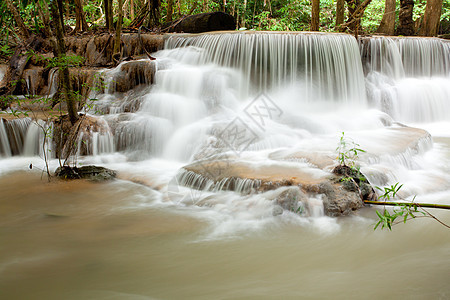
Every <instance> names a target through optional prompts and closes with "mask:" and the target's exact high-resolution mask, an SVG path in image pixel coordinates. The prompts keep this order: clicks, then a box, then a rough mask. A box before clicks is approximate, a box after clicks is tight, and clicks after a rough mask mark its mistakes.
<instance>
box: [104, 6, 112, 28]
mask: <svg viewBox="0 0 450 300" xmlns="http://www.w3.org/2000/svg"><path fill="white" fill-rule="evenodd" d="M112 2H113V1H112V0H103V10H104V11H105V21H106V28H107V29H108V30H109V31H111V30H113V21H114V19H113V5H112V4H113V3H112Z"/></svg>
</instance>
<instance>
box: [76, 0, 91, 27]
mask: <svg viewBox="0 0 450 300" xmlns="http://www.w3.org/2000/svg"><path fill="white" fill-rule="evenodd" d="M75 15H76V16H75V17H76V21H75V29H74V30H73V32H79V31H82V32H83V31H86V30H88V28H89V27H88V24H87V22H86V17H85V15H84V11H83V0H75Z"/></svg>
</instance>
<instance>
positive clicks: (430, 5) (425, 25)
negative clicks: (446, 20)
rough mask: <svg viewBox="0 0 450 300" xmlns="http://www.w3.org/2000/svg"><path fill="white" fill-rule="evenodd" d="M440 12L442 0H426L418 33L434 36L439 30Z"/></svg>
mask: <svg viewBox="0 0 450 300" xmlns="http://www.w3.org/2000/svg"><path fill="white" fill-rule="evenodd" d="M441 13H442V0H427V6H426V7H425V14H424V16H423V21H422V25H421V27H420V29H419V35H422V36H436V35H437V34H438V32H439V23H440V19H441Z"/></svg>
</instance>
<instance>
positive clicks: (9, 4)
mask: <svg viewBox="0 0 450 300" xmlns="http://www.w3.org/2000/svg"><path fill="white" fill-rule="evenodd" d="M5 1H6V6H7V7H8V10H9V12H10V13H12V15H13V17H14V21H16V24H17V26H18V27H19V31H20V34H21V35H22V37H24V38H25V39H27V38H29V37H30V33H29V32H28V28H27V27H26V26H25V23H24V22H23V19H22V17H21V16H20V14H19V11H18V10H17V8H16V6H15V5H14V3H13V1H12V0H5Z"/></svg>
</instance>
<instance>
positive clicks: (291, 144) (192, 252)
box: [0, 32, 450, 299]
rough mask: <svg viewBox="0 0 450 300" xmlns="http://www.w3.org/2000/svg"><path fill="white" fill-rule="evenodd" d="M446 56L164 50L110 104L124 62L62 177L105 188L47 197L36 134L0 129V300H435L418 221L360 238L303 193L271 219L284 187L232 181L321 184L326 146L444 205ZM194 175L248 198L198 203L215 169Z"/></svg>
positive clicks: (296, 45)
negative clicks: (77, 169)
mask: <svg viewBox="0 0 450 300" xmlns="http://www.w3.org/2000/svg"><path fill="white" fill-rule="evenodd" d="M449 53H450V47H449V46H448V43H446V42H444V41H441V40H438V39H413V38H397V39H395V38H372V39H366V40H364V41H360V42H359V43H357V42H356V40H355V39H354V38H353V37H351V36H349V35H344V34H311V33H298V34H293V33H292V34H291V33H289V34H288V33H279V34H275V33H274V34H269V33H253V32H246V33H239V32H234V33H223V34H217V33H216V34H210V35H198V36H196V35H194V36H191V35H174V36H172V37H170V38H168V39H167V40H166V44H165V49H164V50H161V51H159V52H157V53H154V57H156V60H155V61H149V60H142V61H139V62H133V64H134V65H135V66H136V65H139V64H141V65H142V66H147V67H148V65H149V64H150V65H152V66H153V67H154V68H155V69H156V70H157V71H156V73H155V78H154V84H153V85H152V86H150V87H149V86H147V87H142V86H140V87H139V88H136V89H134V90H132V91H129V92H127V93H119V92H117V91H116V82H115V80H116V79H117V80H118V78H119V77H120V76H123V72H124V71H123V70H124V69H121V68H122V67H124V66H127V64H129V62H124V63H123V64H121V65H120V66H118V67H117V68H116V69H112V70H104V71H103V73H102V75H101V76H103V77H104V79H105V80H104V82H105V84H106V91H105V92H104V93H97V94H92V95H91V96H92V98H95V101H93V104H94V106H95V108H96V110H98V111H100V112H101V114H100V113H94V112H92V111H91V112H88V113H90V114H92V117H93V118H94V117H95V118H97V120H98V124H100V125H98V124H97V125H98V126H99V128H100V127H101V129H99V130H98V131H95V132H93V131H91V132H90V133H86V136H88V137H89V139H86V140H84V142H82V141H83V140H82V137H80V140H79V144H78V145H79V149H78V153H77V155H76V157H73V158H72V161H75V162H76V163H77V164H78V165H89V164H96V165H102V166H105V167H108V168H111V169H114V170H116V171H117V173H118V178H117V179H115V180H113V181H110V182H102V183H95V182H90V181H85V180H79V181H62V180H58V179H52V180H51V181H50V182H48V181H47V179H46V177H45V174H43V172H42V171H41V170H40V169H42V168H43V166H44V164H43V160H42V159H41V158H40V157H39V156H42V150H41V148H42V147H39V145H40V144H39V143H40V140H41V141H42V134H39V128H38V127H37V126H35V125H33V123H32V122H30V121H29V120H28V121H17V122H16V123H14V122H13V121H11V123H6V122H0V142H1V143H0V155H2V157H1V159H0V240H1V243H0V254H1V255H0V293H1V294H0V298H2V299H212V298H213V299H236V298H237V299H299V298H301V299H321V298H332V299H349V298H350V299H362V298H363V299H380V298H389V299H448V298H450V287H449V285H448V278H449V277H450V264H449V262H450V238H449V237H450V235H449V231H448V229H447V228H445V227H444V226H442V225H441V224H439V223H438V222H436V221H435V220H432V219H430V218H417V219H415V220H409V221H407V222H406V224H403V223H400V224H397V225H394V227H393V230H392V231H388V230H375V231H374V230H373V228H374V224H375V223H376V222H377V215H376V209H375V208H374V207H364V208H362V209H360V210H358V211H356V212H354V213H352V214H351V215H349V216H344V217H339V218H332V217H328V216H326V214H325V213H324V207H323V197H322V195H317V194H309V195H308V199H307V204H308V205H307V213H306V214H300V213H297V212H295V211H289V210H284V211H282V212H281V214H274V211H275V210H274V209H275V206H276V205H275V204H276V203H275V201H276V200H275V199H277V197H278V196H279V195H280V193H281V191H283V189H285V188H286V187H280V188H278V189H274V190H268V191H259V192H256V191H254V190H252V189H249V188H248V187H249V186H250V187H251V185H249V184H248V183H249V182H250V183H252V180H253V179H254V178H253V177H251V176H250V175H252V176H256V175H257V176H269V175H267V174H269V173H270V176H272V177H276V176H281V177H282V178H292V177H293V176H294V175H295V176H297V177H298V178H302V179H303V180H307V179H311V178H314V179H317V178H318V179H323V178H325V177H326V176H329V175H330V171H331V169H332V167H333V166H334V165H336V164H337V161H336V156H337V153H336V147H337V146H338V145H339V143H340V142H339V141H340V137H341V136H342V134H343V132H344V133H345V137H346V140H345V141H346V142H347V143H348V144H349V145H359V146H358V147H360V148H361V149H363V150H365V152H360V153H359V156H358V157H355V158H354V159H355V160H356V161H357V162H358V164H359V165H360V166H361V171H362V172H363V173H364V175H365V176H366V177H367V178H368V180H369V181H370V183H371V184H373V185H376V186H380V187H389V186H390V185H393V184H395V183H397V182H399V183H400V184H403V186H402V189H401V191H400V192H399V195H400V197H401V198H402V199H406V200H407V201H410V200H412V199H414V197H415V196H416V198H415V201H418V202H419V201H420V202H430V203H443V204H449V203H450V175H449V174H450V134H449V132H450V117H449V116H450V76H449V74H450V56H449ZM130 64H131V63H130ZM127 68H131V65H128V66H127ZM139 80H141V79H139ZM144 81H145V80H144ZM144 81H142V82H144ZM145 82H148V80H147V81H145ZM30 124H31V125H30ZM97 125H96V126H97ZM8 126H9V127H8ZM230 128H233V130H235V131H232V130H230V131H229V132H228V131H227V130H229V129H230ZM8 130H9V131H8ZM14 130H15V131H14ZM11 132H14V133H15V134H16V133H17V134H16V135H15V136H16V137H20V138H17V139H16V140H15V144H14V145H13V143H12V141H11V140H8V137H10V136H12V134H11ZM20 132H21V133H20ZM230 132H231V133H230ZM233 132H234V133H236V134H235V135H234V138H230V136H233ZM19 133H20V134H19ZM237 133H239V135H238V134H237ZM8 134H9V135H8ZM238 136H240V137H244V138H243V139H242V140H239V138H238ZM341 143H342V141H341ZM80 145H86V149H85V150H83V149H82V146H80ZM83 147H84V146H83ZM46 151H49V152H48V153H49V154H50V156H51V159H50V160H49V163H50V169H51V170H54V169H56V167H57V166H58V165H59V163H58V161H57V159H55V158H54V157H52V155H53V152H52V147H47V148H46ZM83 151H84V152H83ZM224 157H225V158H226V159H224ZM205 161H210V162H211V161H212V162H216V163H217V162H219V163H222V167H223V165H224V164H225V163H226V164H225V167H226V169H228V172H234V171H236V170H238V171H242V169H244V170H245V172H242V173H240V174H250V175H249V177H248V181H246V180H245V178H244V179H243V180H242V182H241V183H240V185H239V184H236V185H235V186H234V188H232V189H231V190H230V188H228V189H227V188H226V187H227V181H226V180H225V181H223V182H220V184H216V185H215V186H212V184H211V177H214V175H211V173H214V172H216V173H217V172H218V173H219V174H220V172H221V170H220V169H221V166H220V164H219V166H217V165H214V164H208V165H206V164H203V165H202V163H204V162H205ZM199 162H200V163H199ZM195 164H197V165H196V166H197V169H194V170H201V169H200V168H199V166H200V167H202V166H203V167H204V170H203V171H198V173H199V174H193V173H192V172H191V173H189V172H187V171H186V168H188V167H189V166H191V165H195ZM211 165H212V166H213V167H211ZM230 170H231V171H230ZM246 172H247V173H246ZM180 174H181V175H180ZM222 174H223V173H222ZM255 174H256V175H255ZM208 176H209V179H208ZM270 176H269V178H272V177H270ZM297 177H293V178H297ZM192 178H194V179H192ZM180 179H181V180H180ZM189 180H191V181H189ZM208 180H209V181H208ZM187 186H189V187H187ZM205 187H208V188H205ZM228 187H229V186H228ZM379 209H380V210H382V209H383V208H379ZM430 212H431V213H433V214H434V215H435V216H436V217H438V218H439V219H440V220H442V221H443V222H446V223H447V224H448V223H450V215H449V214H448V212H446V211H437V210H435V209H430Z"/></svg>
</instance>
